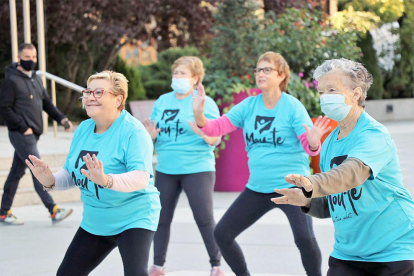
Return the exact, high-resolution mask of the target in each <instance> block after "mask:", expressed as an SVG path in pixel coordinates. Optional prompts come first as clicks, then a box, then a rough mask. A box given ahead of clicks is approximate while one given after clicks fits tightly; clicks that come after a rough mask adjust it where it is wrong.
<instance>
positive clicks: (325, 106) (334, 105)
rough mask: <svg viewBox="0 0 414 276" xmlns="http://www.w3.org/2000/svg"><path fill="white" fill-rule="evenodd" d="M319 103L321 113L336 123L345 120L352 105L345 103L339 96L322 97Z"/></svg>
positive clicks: (328, 95)
mask: <svg viewBox="0 0 414 276" xmlns="http://www.w3.org/2000/svg"><path fill="white" fill-rule="evenodd" d="M320 102H321V110H322V112H323V113H324V114H325V115H326V116H328V117H329V118H331V119H333V120H335V121H337V122H340V121H342V120H343V119H345V117H346V116H348V114H349V112H350V111H351V108H352V105H347V104H346V103H345V96H344V95H341V94H326V95H322V96H321V98H320Z"/></svg>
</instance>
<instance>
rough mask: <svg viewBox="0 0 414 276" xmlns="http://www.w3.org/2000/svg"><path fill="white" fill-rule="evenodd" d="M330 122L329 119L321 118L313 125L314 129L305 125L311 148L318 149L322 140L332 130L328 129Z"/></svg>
mask: <svg viewBox="0 0 414 276" xmlns="http://www.w3.org/2000/svg"><path fill="white" fill-rule="evenodd" d="M329 122H330V120H329V119H328V117H326V116H324V117H322V116H319V117H318V119H316V121H315V123H314V124H313V127H312V129H309V127H308V126H307V125H305V124H303V127H304V128H305V130H306V139H307V140H308V143H309V146H311V147H312V148H316V147H317V146H318V144H319V141H320V140H321V138H322V136H323V135H324V134H325V133H327V132H329V131H330V130H331V127H328V124H329Z"/></svg>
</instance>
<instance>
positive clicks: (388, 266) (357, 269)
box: [328, 257, 414, 276]
mask: <svg viewBox="0 0 414 276" xmlns="http://www.w3.org/2000/svg"><path fill="white" fill-rule="evenodd" d="M349 275H352V276H413V275H414V261H398V262H383V263H374V262H358V261H346V260H339V259H336V258H334V257H329V270H328V276H349Z"/></svg>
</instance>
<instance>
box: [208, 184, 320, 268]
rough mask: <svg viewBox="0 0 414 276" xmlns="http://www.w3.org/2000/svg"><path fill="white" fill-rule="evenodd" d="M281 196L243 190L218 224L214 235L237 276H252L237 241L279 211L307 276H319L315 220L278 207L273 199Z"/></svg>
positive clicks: (293, 207) (282, 206)
mask: <svg viewBox="0 0 414 276" xmlns="http://www.w3.org/2000/svg"><path fill="white" fill-rule="evenodd" d="M278 196H281V195H280V194H276V193H271V194H263V193H257V192H254V191H252V190H250V189H247V188H246V189H244V191H243V192H242V193H241V194H240V195H239V197H238V198H237V199H236V200H235V201H234V202H233V204H232V205H231V206H230V208H229V209H228V210H227V212H226V213H225V214H224V216H223V217H222V219H221V220H220V221H219V222H218V224H217V227H216V229H215V231H214V236H215V238H216V241H217V244H218V245H219V247H220V251H221V253H222V254H223V257H224V259H225V260H226V262H227V263H228V265H229V266H230V267H231V269H232V270H233V272H234V273H235V274H236V275H237V276H249V275H250V273H249V271H248V269H247V264H246V261H245V259H244V256H243V252H242V250H241V248H240V246H239V245H238V244H237V242H236V241H235V239H236V237H237V236H238V235H239V234H240V233H241V232H243V231H244V230H246V229H247V228H249V227H250V226H251V225H253V224H254V223H255V222H256V221H257V220H258V219H260V218H261V217H262V216H263V215H264V214H266V213H267V212H268V211H270V210H272V209H274V208H277V207H279V208H280V209H281V210H282V211H283V212H284V213H285V215H286V216H287V218H288V220H289V223H290V227H291V228H292V231H293V236H294V238H295V243H296V246H297V247H298V248H299V251H300V254H301V257H302V264H303V266H304V268H305V270H306V274H307V275H308V276H320V275H321V274H322V272H321V261H322V257H321V252H320V250H319V247H318V244H317V242H316V239H315V235H314V233H313V227H312V218H311V217H309V216H306V215H305V214H303V213H302V211H301V210H300V208H299V207H297V206H291V205H276V204H274V203H273V202H272V201H270V199H271V198H273V197H278Z"/></svg>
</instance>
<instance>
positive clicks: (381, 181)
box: [272, 59, 414, 276]
mask: <svg viewBox="0 0 414 276" xmlns="http://www.w3.org/2000/svg"><path fill="white" fill-rule="evenodd" d="M314 77H315V79H316V80H318V82H319V85H318V91H319V93H320V94H321V109H322V111H323V112H324V113H325V114H326V115H327V116H328V117H330V118H331V119H334V120H337V121H338V122H339V127H337V128H336V129H335V130H333V131H332V133H331V134H330V135H329V136H328V138H327V139H326V140H325V142H324V144H323V147H322V151H321V161H320V164H321V171H322V173H320V174H315V175H312V176H307V177H303V176H302V175H298V174H290V175H287V176H286V177H285V179H286V181H287V182H289V183H290V184H294V185H296V186H298V187H302V189H301V190H299V189H290V190H289V189H282V190H277V191H276V192H278V193H280V194H283V195H284V196H283V197H279V198H274V199H272V201H273V202H275V203H278V204H291V205H296V206H302V211H303V212H305V213H307V214H308V215H310V216H314V217H318V218H328V217H331V218H332V220H333V223H334V226H335V244H334V250H333V252H332V253H331V256H330V258H329V270H328V276H333V275H335V276H346V275H381V276H390V275H407V276H409V275H413V272H414V261H413V260H414V203H413V199H412V197H411V195H410V193H409V192H408V190H407V189H406V188H405V187H404V185H403V178H402V174H401V168H400V164H399V159H398V155H397V149H396V146H395V144H394V141H393V140H392V138H391V136H390V133H389V132H388V130H387V129H386V128H385V127H384V126H383V125H381V124H380V123H379V122H377V121H376V120H375V119H373V118H372V117H371V116H369V115H368V114H367V113H366V112H365V111H364V106H365V104H364V103H365V98H366V96H367V90H368V89H369V87H370V86H371V84H372V76H371V74H370V73H368V71H367V70H366V69H365V68H364V67H363V66H362V65H361V64H360V63H357V62H353V61H350V60H346V59H334V60H327V61H325V62H324V63H323V64H322V65H321V66H319V67H318V68H317V69H316V70H315V73H314Z"/></svg>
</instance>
